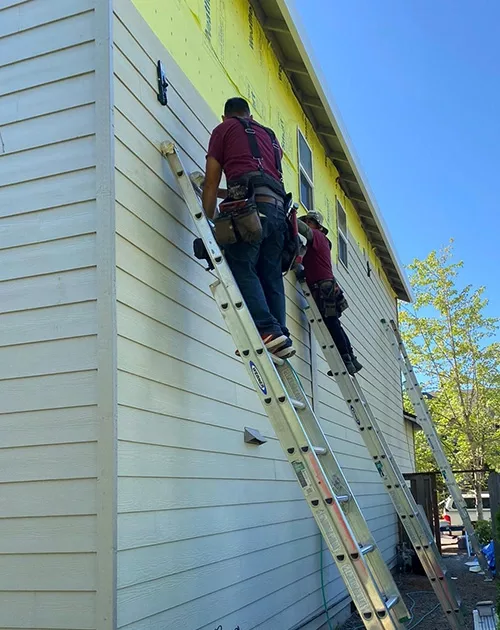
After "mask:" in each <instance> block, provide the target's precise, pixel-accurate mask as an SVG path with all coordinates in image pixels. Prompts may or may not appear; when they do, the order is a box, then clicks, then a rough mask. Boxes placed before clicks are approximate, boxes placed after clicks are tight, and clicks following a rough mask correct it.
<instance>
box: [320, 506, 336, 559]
mask: <svg viewBox="0 0 500 630" xmlns="http://www.w3.org/2000/svg"><path fill="white" fill-rule="evenodd" d="M316 518H317V519H318V522H319V524H320V525H321V527H322V529H321V532H322V534H323V536H324V538H325V540H326V541H327V543H328V547H329V549H330V551H331V553H333V554H338V553H340V552H341V551H342V547H341V545H340V540H339V537H338V536H337V533H336V532H335V530H334V529H333V526H332V524H331V523H330V519H329V518H328V513H327V512H326V511H325V510H316Z"/></svg>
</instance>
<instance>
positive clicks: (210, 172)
mask: <svg viewBox="0 0 500 630" xmlns="http://www.w3.org/2000/svg"><path fill="white" fill-rule="evenodd" d="M221 177H222V167H221V165H220V164H219V162H217V160H216V159H215V158H213V157H207V165H206V169H205V182H204V184H203V197H202V202H203V210H204V211H205V214H206V215H207V217H208V218H209V219H213V217H214V214H215V208H216V207H217V193H218V190H219V184H220V180H221Z"/></svg>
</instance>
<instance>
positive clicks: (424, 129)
mask: <svg viewBox="0 0 500 630" xmlns="http://www.w3.org/2000/svg"><path fill="white" fill-rule="evenodd" d="M295 6H296V9H297V10H298V12H299V14H300V16H301V19H302V21H303V23H304V26H305V29H306V33H307V36H308V38H309V42H310V44H311V46H312V48H313V52H314V54H315V56H316V59H317V60H318V62H319V64H320V66H321V70H322V72H323V74H324V76H325V79H326V81H327V82H328V85H329V88H330V91H331V93H332V95H333V98H334V100H335V103H336V104H337V107H338V109H339V110H340V113H341V116H342V119H343V121H344V123H345V126H346V128H347V131H348V133H349V135H350V137H351V140H352V143H353V145H354V147H355V151H356V153H357V155H358V157H359V160H360V163H361V167H362V169H363V171H364V174H365V176H366V178H367V180H368V183H369V185H370V186H371V189H372V191H373V193H374V196H375V198H376V199H377V202H378V204H379V206H380V208H381V211H382V214H383V216H384V218H385V221H386V223H387V225H388V227H389V232H390V233H391V235H392V238H393V241H394V243H395V245H396V249H397V251H398V254H399V257H400V259H401V260H402V262H403V264H407V263H409V262H410V261H411V260H413V259H414V258H423V257H425V256H426V255H427V253H428V252H429V251H431V250H432V249H436V248H439V247H440V246H442V245H445V244H446V243H447V242H448V240H449V239H450V237H453V238H454V239H455V254H456V258H457V259H462V260H463V261H464V263H465V269H464V273H463V277H462V279H463V281H464V283H469V282H470V283H472V284H474V285H476V286H479V285H481V284H484V285H486V288H487V296H488V298H489V300H490V307H489V309H488V312H489V314H490V315H494V316H497V315H500V282H499V279H498V277H499V273H500V253H499V252H500V246H499V243H500V217H499V215H500V0H488V1H486V0H477V1H476V2H471V1H470V0H469V1H468V2H466V1H465V0H437V1H436V0H349V1H342V2H341V1H340V0H295Z"/></svg>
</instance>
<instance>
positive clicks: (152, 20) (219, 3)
mask: <svg viewBox="0 0 500 630" xmlns="http://www.w3.org/2000/svg"><path fill="white" fill-rule="evenodd" d="M133 1H134V4H135V6H136V7H137V9H138V10H139V11H140V13H141V14H142V15H143V17H144V18H145V19H146V21H147V22H148V24H149V25H150V27H151V28H152V30H153V31H154V32H155V34H156V35H157V36H158V38H159V39H160V40H161V42H162V43H163V45H164V46H165V48H166V49H167V50H168V51H169V53H170V54H171V55H172V57H173V58H174V59H175V60H176V62H177V63H178V64H179V66H180V67H181V69H182V70H183V72H184V73H185V74H186V75H187V77H188V78H189V80H190V81H191V82H192V83H193V85H194V86H195V88H196V89H197V90H198V91H199V92H200V94H201V96H202V97H203V98H204V99H205V100H206V101H207V103H208V104H209V106H210V107H211V109H212V110H213V111H214V112H215V114H217V116H219V115H221V113H222V109H223V105H224V102H225V100H226V99H228V98H230V97H232V96H242V97H243V98H245V99H247V100H248V102H249V104H250V106H251V109H252V113H253V115H254V117H255V118H256V119H257V120H259V121H261V122H262V123H263V124H265V125H268V126H269V127H272V128H273V129H274V131H275V132H276V134H277V136H278V139H279V141H280V143H281V146H282V148H283V151H284V154H285V159H284V160H283V174H284V180H285V185H286V188H287V190H288V191H290V192H292V193H293V195H294V198H295V199H296V200H298V199H299V190H298V186H299V168H298V135H297V130H300V132H301V133H302V134H303V136H304V137H305V139H306V141H307V143H308V144H309V146H310V148H311V149H312V155H313V171H314V207H315V210H319V211H320V212H322V213H323V215H324V217H325V219H326V222H327V224H328V227H329V228H330V229H331V231H332V232H334V233H335V231H336V213H335V197H337V198H338V199H339V200H340V202H341V203H342V206H343V207H344V209H345V210H346V213H347V222H348V227H349V231H350V232H351V235H352V236H353V237H354V238H355V239H356V242H357V244H358V246H359V247H360V249H364V250H365V251H366V252H367V255H368V256H369V259H370V262H371V264H372V266H373V267H374V269H376V270H377V271H381V266H380V261H379V259H378V258H377V257H376V256H375V254H374V253H373V251H372V247H371V244H370V242H369V240H368V238H367V236H366V233H365V232H364V231H363V228H362V226H361V223H360V220H359V216H358V214H357V213H356V211H355V209H354V208H353V206H352V203H351V201H350V200H349V198H348V197H347V196H346V195H345V194H344V192H343V191H342V189H341V188H340V186H339V185H338V183H337V178H338V176H339V172H338V171H337V169H336V168H335V166H334V164H333V163H332V162H331V161H330V160H329V159H328V158H327V156H326V152H325V149H324V147H323V145H322V144H321V143H320V141H319V139H318V136H317V135H316V133H315V131H314V129H313V128H312V126H311V123H310V121H309V120H308V118H307V116H306V115H305V113H304V110H303V109H302V107H301V105H300V103H299V101H298V100H297V97H296V96H295V94H294V91H293V89H292V86H291V85H290V81H289V79H288V77H287V75H286V73H285V72H284V71H283V69H282V68H281V66H280V64H279V62H278V59H277V58H276V55H275V53H274V51H273V49H272V47H271V44H270V42H269V40H268V38H267V37H266V34H265V32H264V29H263V28H262V26H261V24H260V22H259V21H258V19H257V17H256V15H255V12H254V10H253V8H252V6H251V4H249V2H248V0H170V1H168V2H165V1H164V0H133ZM332 242H333V249H332V252H333V256H334V258H335V259H337V255H338V252H337V241H336V239H335V238H333V239H332ZM382 274H383V271H382ZM384 279H385V281H386V284H387V287H388V288H389V290H390V285H389V282H388V281H387V279H386V278H385V274H384Z"/></svg>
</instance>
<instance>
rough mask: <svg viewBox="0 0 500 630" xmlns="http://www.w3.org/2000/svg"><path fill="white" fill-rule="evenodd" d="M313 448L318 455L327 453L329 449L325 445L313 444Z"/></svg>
mask: <svg viewBox="0 0 500 630" xmlns="http://www.w3.org/2000/svg"><path fill="white" fill-rule="evenodd" d="M313 450H314V452H315V453H316V455H326V454H327V453H328V451H327V450H326V448H324V447H323V446H313Z"/></svg>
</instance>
